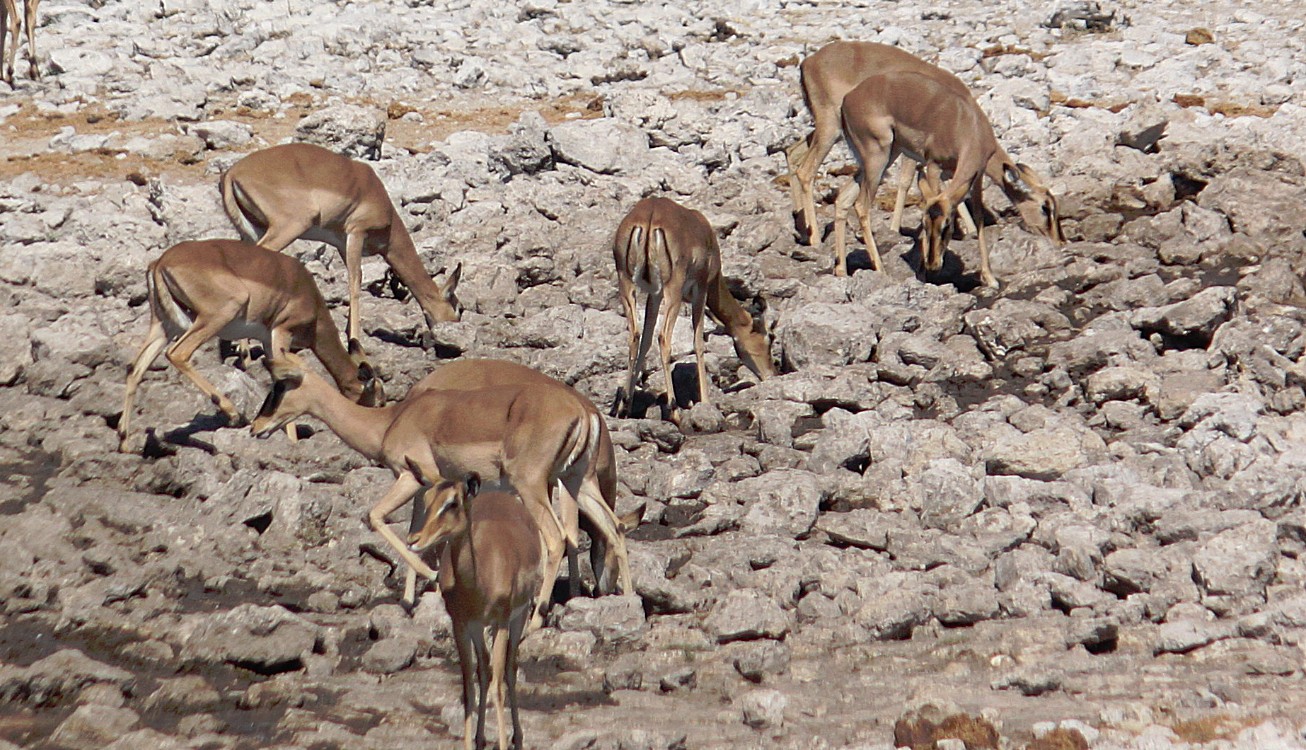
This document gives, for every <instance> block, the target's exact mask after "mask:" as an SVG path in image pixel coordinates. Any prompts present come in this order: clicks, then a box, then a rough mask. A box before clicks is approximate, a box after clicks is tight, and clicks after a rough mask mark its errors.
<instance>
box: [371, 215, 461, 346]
mask: <svg viewBox="0 0 1306 750" xmlns="http://www.w3.org/2000/svg"><path fill="white" fill-rule="evenodd" d="M392 211H393V215H392V218H391V220H390V243H389V247H388V248H387V249H386V253H385V260H386V263H389V264H390V268H391V269H392V270H394V273H395V276H398V277H399V280H400V281H402V282H403V284H404V286H406V287H408V291H409V292H412V295H413V297H415V298H416V299H417V304H418V305H419V306H421V308H422V311H423V312H425V313H426V314H427V316H429V317H430V318H431V319H432V320H443V319H445V316H442V315H441V314H440V312H439V311H440V309H441V306H444V307H448V303H446V302H445V301H444V290H443V289H441V288H440V285H439V284H436V283H435V281H434V280H432V279H431V276H430V274H428V273H427V272H426V266H425V265H423V263H422V259H421V257H419V256H418V255H417V246H416V245H414V244H413V237H412V235H410V234H408V228H407V227H405V226H404V221H403V218H402V217H401V216H400V214H399V210H398V209H397V208H392Z"/></svg>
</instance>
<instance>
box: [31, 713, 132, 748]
mask: <svg viewBox="0 0 1306 750" xmlns="http://www.w3.org/2000/svg"><path fill="white" fill-rule="evenodd" d="M140 722H141V718H140V716H138V715H137V714H136V712H135V711H133V710H131V709H130V708H115V707H113V706H99V705H86V706H79V707H78V708H77V710H76V711H73V713H72V715H71V716H69V717H68V718H67V719H64V720H63V723H61V724H60V725H59V726H58V727H56V728H55V730H54V732H53V733H52V734H51V735H50V742H51V744H53V745H54V746H56V747H66V748H70V749H71V750H100V749H101V748H103V747H105V746H106V745H108V744H109V743H110V742H113V741H114V740H116V739H118V738H119V737H121V736H122V735H123V734H125V733H127V732H130V731H131V730H133V729H135V728H136V727H137V725H139V724H140Z"/></svg>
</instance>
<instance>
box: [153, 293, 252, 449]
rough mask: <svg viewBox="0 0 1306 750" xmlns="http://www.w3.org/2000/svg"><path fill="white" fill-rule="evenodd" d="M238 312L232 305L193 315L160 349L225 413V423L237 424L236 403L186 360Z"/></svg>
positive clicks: (239, 415) (240, 418)
mask: <svg viewBox="0 0 1306 750" xmlns="http://www.w3.org/2000/svg"><path fill="white" fill-rule="evenodd" d="M239 315H240V310H239V308H236V307H229V308H227V309H225V310H222V311H221V312H218V313H214V314H210V315H197V316H196V317H195V322H194V324H193V325H191V327H190V329H189V330H187V331H186V332H185V333H183V334H182V335H181V337H180V338H178V339H177V340H176V341H174V342H173V343H172V346H169V347H168V348H167V350H165V352H164V356H166V357H167V358H168V361H169V362H171V363H172V366H173V367H175V368H177V371H178V372H180V373H181V374H183V375H185V376H186V377H188V378H190V381H191V382H192V383H194V384H195V386H196V387H197V388H199V389H200V390H201V391H203V392H204V395H206V396H208V397H209V400H210V401H212V402H213V403H214V404H216V405H217V407H218V408H219V409H221V410H222V413H223V414H225V415H226V417H227V422H228V424H232V425H239V424H241V423H242V422H243V421H244V418H243V417H242V416H241V414H240V412H239V411H237V410H236V405H235V404H233V403H232V402H231V399H229V398H227V397H226V395H225V394H223V393H222V392H221V391H219V390H218V389H217V388H215V387H214V385H213V384H212V383H210V382H209V381H208V379H206V378H205V377H204V376H203V375H201V374H200V373H199V371H198V370H196V369H195V366H194V365H193V364H191V361H190V360H191V357H193V356H194V355H195V350H196V349H198V348H199V347H200V346H201V345H203V344H204V342H206V341H208V340H209V339H211V338H213V337H214V336H217V335H218V332H219V331H221V330H222V329H223V328H225V327H226V326H227V324H228V323H230V322H231V321H233V320H235V319H236V317H237V316H239Z"/></svg>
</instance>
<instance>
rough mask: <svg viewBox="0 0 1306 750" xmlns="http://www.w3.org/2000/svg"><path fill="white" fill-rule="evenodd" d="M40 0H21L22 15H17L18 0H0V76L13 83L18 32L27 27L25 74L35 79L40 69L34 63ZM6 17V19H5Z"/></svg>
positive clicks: (18, 40)
mask: <svg viewBox="0 0 1306 750" xmlns="http://www.w3.org/2000/svg"><path fill="white" fill-rule="evenodd" d="M40 2H41V0H23V15H22V16H19V15H18V0H0V78H4V81H5V83H7V84H9V85H10V86H11V87H12V86H13V85H14V58H16V57H17V56H18V44H19V42H20V41H21V37H20V32H21V30H22V28H23V26H26V27H27V60H28V68H27V75H28V76H30V77H31V78H32V80H36V79H37V78H40V77H41V71H40V69H39V68H38V67H37V63H36V6H37V5H38V4H40ZM6 17H7V21H6ZM6 31H8V33H9V37H10V42H9V50H8V52H6V51H5V32H6Z"/></svg>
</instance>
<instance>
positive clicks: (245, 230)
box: [220, 143, 462, 346]
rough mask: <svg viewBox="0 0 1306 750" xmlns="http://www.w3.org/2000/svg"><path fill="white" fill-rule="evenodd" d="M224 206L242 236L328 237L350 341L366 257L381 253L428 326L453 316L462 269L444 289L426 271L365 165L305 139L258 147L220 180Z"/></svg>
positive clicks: (265, 242) (285, 241) (269, 240)
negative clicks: (343, 289)
mask: <svg viewBox="0 0 1306 750" xmlns="http://www.w3.org/2000/svg"><path fill="white" fill-rule="evenodd" d="M220 187H221V190H222V206H223V208H224V209H226V212H227V217H228V218H230V219H231V223H233V224H235V225H236V229H237V231H239V232H240V235H241V236H242V237H244V238H245V239H246V241H249V242H254V241H257V242H258V244H259V245H261V246H263V247H265V248H267V249H269V250H277V251H280V250H282V249H284V248H285V247H286V246H287V245H289V244H290V243H292V242H294V241H295V240H297V239H299V238H301V237H303V238H305V239H309V240H314V241H318V242H325V243H327V244H330V245H332V246H334V247H335V248H336V250H338V251H339V252H340V255H341V256H342V257H344V259H345V270H346V272H347V274H348V276H349V322H348V324H347V325H346V327H345V334H346V336H348V338H349V341H350V345H351V346H356V344H355V342H356V341H357V340H358V338H359V336H360V331H359V327H358V325H359V324H358V315H359V313H358V296H359V293H360V290H361V288H362V283H363V271H362V262H363V256H364V255H379V256H381V258H382V259H383V260H385V262H386V263H388V264H389V265H390V268H391V269H392V270H393V271H394V274H395V276H396V277H398V278H399V280H400V281H402V282H403V283H404V286H406V287H408V290H409V291H410V292H412V294H413V297H414V298H415V299H416V300H417V304H418V305H420V306H421V308H422V312H423V314H424V315H425V316H426V324H427V326H431V325H433V324H435V323H437V322H444V321H452V320H458V318H459V314H458V310H457V308H456V307H455V305H456V304H457V298H456V297H455V296H454V290H455V289H456V288H457V286H458V278H459V276H460V275H461V271H462V266H461V265H460V266H458V267H456V268H454V270H453V272H452V273H451V274H450V275H449V278H448V280H447V281H445V284H444V286H443V287H441V286H440V285H438V284H436V283H435V282H434V281H432V280H431V277H430V276H428V275H427V273H426V268H425V266H423V265H422V259H421V258H419V257H418V256H417V248H416V246H415V245H413V239H412V237H410V236H409V234H408V229H407V228H405V227H404V223H403V220H402V219H401V218H400V216H399V211H398V210H397V209H396V208H395V206H394V203H393V202H391V200H390V195H389V193H387V192H386V190H385V186H384V185H382V184H381V180H380V179H379V178H378V177H377V176H376V172H374V171H372V168H371V167H369V166H368V165H366V164H364V163H362V162H359V161H354V160H353V159H350V158H348V157H346V156H341V155H340V154H337V153H335V152H333V151H328V150H327V149H324V148H322V147H321V146H314V145H312V144H308V143H290V144H286V145H282V146H273V147H272V148H267V149H263V150H262V151H255V152H254V153H252V154H250V155H249V156H246V157H245V158H243V159H241V160H240V161H238V162H236V163H235V164H233V165H231V169H228V170H227V171H226V172H225V173H224V174H223V175H222V180H221V184H220Z"/></svg>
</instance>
